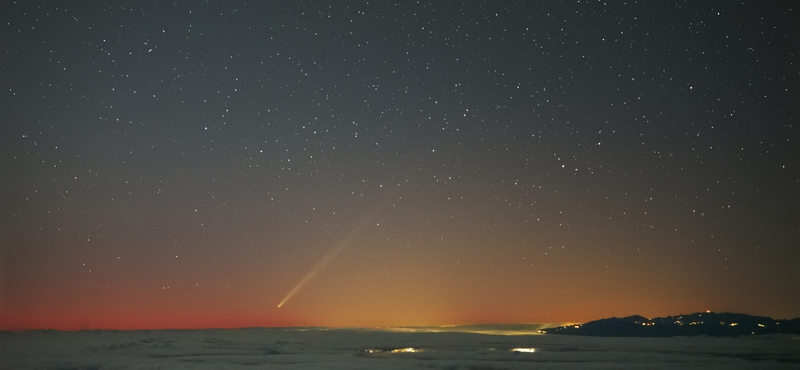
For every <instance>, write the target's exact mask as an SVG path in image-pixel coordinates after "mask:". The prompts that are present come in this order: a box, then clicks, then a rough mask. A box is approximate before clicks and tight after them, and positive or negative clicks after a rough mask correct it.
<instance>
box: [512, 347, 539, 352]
mask: <svg viewBox="0 0 800 370" xmlns="http://www.w3.org/2000/svg"><path fill="white" fill-rule="evenodd" d="M511 352H522V353H534V352H536V350H535V349H533V348H512V349H511Z"/></svg>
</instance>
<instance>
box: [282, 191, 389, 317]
mask: <svg viewBox="0 0 800 370" xmlns="http://www.w3.org/2000/svg"><path fill="white" fill-rule="evenodd" d="M387 199H389V198H387ZM386 203H388V202H387V201H383V202H381V203H380V204H379V205H378V206H377V207H376V208H375V209H374V210H373V211H372V212H371V213H370V214H368V215H367V216H364V217H363V220H361V222H360V223H358V224H357V225H356V227H355V228H354V229H353V231H351V232H350V233H349V234H347V235H346V236H345V237H344V238H342V240H340V241H339V243H337V244H336V245H335V246H334V247H333V248H331V249H330V250H329V251H328V253H326V254H325V256H323V257H322V259H320V260H319V262H317V264H316V265H315V266H314V268H312V269H311V271H309V272H308V273H307V274H306V276H304V277H303V279H302V280H300V282H299V283H297V285H295V286H294V289H292V290H291V291H290V292H289V294H287V295H286V298H284V299H283V300H282V301H281V303H279V304H278V308H281V306H283V305H284V304H286V302H287V301H288V300H289V299H290V298H292V296H294V295H295V293H297V292H298V291H299V290H300V289H301V288H302V287H304V286H305V285H306V284H308V282H309V281H311V280H312V279H314V277H315V276H317V273H318V272H319V271H320V270H321V269H322V268H323V267H325V265H327V264H328V262H330V261H331V260H332V259H333V258H334V257H336V255H337V254H339V252H341V251H342V249H344V248H345V247H347V246H348V245H350V243H351V242H352V241H353V239H355V238H356V237H358V235H359V234H361V230H363V229H364V228H365V227H366V226H367V225H368V224H370V223H371V221H372V219H374V218H375V215H376V214H377V213H378V211H380V209H381V208H383V205H384V204H386Z"/></svg>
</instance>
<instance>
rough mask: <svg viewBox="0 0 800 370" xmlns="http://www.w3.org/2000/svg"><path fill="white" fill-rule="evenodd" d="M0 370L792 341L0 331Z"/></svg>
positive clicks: (715, 354) (730, 352)
mask: <svg viewBox="0 0 800 370" xmlns="http://www.w3.org/2000/svg"><path fill="white" fill-rule="evenodd" d="M504 332H507V333H509V334H516V335H501V334H503V333H504ZM487 333H491V334H487ZM526 334H527V335H526ZM0 367H1V368H2V369H51V370H58V369H61V370H67V369H84V370H89V369H262V368H263V369H267V368H268V369H447V370H455V369H464V370H491V369H576V368H580V369H798V368H800V336H793V335H770V336H748V337H738V338H715V337H675V338H599V337H580V336H561V335H536V334H530V333H529V332H526V331H524V330H519V328H510V329H509V328H502V327H500V328H496V329H491V328H480V330H477V329H476V330H473V329H470V328H466V329H465V328H458V327H456V328H403V329H397V328H395V329H387V330H376V329H321V328H254V329H233V330H223V329H219V330H140V331H80V332H60V331H25V332H10V331H6V332H0Z"/></svg>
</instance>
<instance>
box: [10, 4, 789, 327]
mask: <svg viewBox="0 0 800 370" xmlns="http://www.w3.org/2000/svg"><path fill="white" fill-rule="evenodd" d="M796 5H797V4H794V3H793V2H790V1H787V2H779V1H775V2H771V3H770V2H758V1H743V2H732V1H723V0H720V1H702V2H701V1H666V0H665V1H642V0H640V1H627V2H623V1H605V2H604V1H595V0H591V1H587V0H583V1H577V0H575V1H533V0H524V1H520V0H517V1H511V0H498V1H430V2H426V1H403V2H397V3H395V2H382V1H369V2H367V1H330V2H323V1H308V0H305V1H294V0H293V1H269V2H268V1H251V2H246V3H245V2H233V1H231V2H228V1H176V2H172V1H170V2H167V1H131V2H115V1H111V2H106V1H81V2H49V1H16V2H14V1H5V2H3V4H2V5H0V20H2V31H0V53H2V54H1V56H0V87H2V93H1V95H0V130H2V131H0V140H2V141H1V142H0V147H1V148H2V149H1V150H0V155H2V162H1V165H2V167H1V168H0V170H1V172H0V186H1V187H0V201H1V203H0V216H2V224H1V226H2V228H1V229H0V244H1V245H2V249H0V274H1V275H0V277H1V278H2V280H1V281H0V329H34V328H52V329H66V330H74V329H94V328H104V329H112V328H116V329H139V328H208V327H252V326H387V325H444V324H475V323H542V322H583V321H588V320H594V319H599V318H603V317H611V316H617V317H620V316H627V315H633V314H640V315H643V316H651V317H652V316H666V315H677V314H682V313H683V314H686V313H691V312H697V311H701V310H706V309H709V310H713V311H719V312H724V311H730V312H742V313H748V314H754V315H764V316H771V317H775V318H793V317H798V316H800V294H798V288H797V286H798V283H800V268H798V266H800V21H798V19H800V17H799V15H800V14H799V12H800V10H798V7H797V6H796ZM279 304H281V307H280V308H279V307H278V305H279Z"/></svg>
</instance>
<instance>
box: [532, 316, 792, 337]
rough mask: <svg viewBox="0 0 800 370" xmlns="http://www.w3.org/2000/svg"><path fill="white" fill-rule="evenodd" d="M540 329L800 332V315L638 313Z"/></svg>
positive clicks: (660, 333)
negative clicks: (650, 316)
mask: <svg viewBox="0 0 800 370" xmlns="http://www.w3.org/2000/svg"><path fill="white" fill-rule="evenodd" d="M540 331H541V332H543V333H547V334H567V335H586V336H600V337H674V336H679V335H683V336H695V335H710V336H723V337H736V336H740V335H758V334H798V335H800V318H798V319H792V320H776V319H772V318H769V317H762V316H750V315H745V314H738V313H727V312H725V313H716V312H698V313H693V314H691V315H678V316H667V317H657V318H654V319H648V318H645V317H642V316H638V315H637V316H629V317H623V318H616V317H612V318H610V319H601V320H596V321H590V322H587V323H585V324H581V325H572V326H560V327H556V328H548V329H542V330H540Z"/></svg>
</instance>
